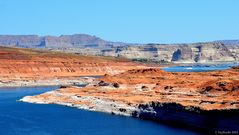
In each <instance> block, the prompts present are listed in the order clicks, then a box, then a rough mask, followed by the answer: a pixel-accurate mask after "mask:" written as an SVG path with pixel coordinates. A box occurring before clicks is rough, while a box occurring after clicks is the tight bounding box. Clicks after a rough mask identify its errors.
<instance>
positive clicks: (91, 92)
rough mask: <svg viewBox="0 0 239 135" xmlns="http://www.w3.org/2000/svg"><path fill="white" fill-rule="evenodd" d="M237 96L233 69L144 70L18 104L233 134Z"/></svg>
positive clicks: (237, 125)
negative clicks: (63, 107) (51, 105)
mask: <svg viewBox="0 0 239 135" xmlns="http://www.w3.org/2000/svg"><path fill="white" fill-rule="evenodd" d="M238 96H239V70H238V67H237V68H236V67H235V68H233V69H229V70H224V71H212V72H197V73H196V72H194V73H193V72H191V73H187V72H185V73H176V72H174V73H169V72H165V71H162V70H161V69H158V68H150V69H134V70H129V71H126V72H123V73H120V74H116V75H105V76H104V77H103V78H100V79H98V80H95V81H93V82H92V83H90V84H89V85H88V86H86V87H84V88H79V87H69V88H63V89H59V90H56V91H51V92H46V93H43V94H41V95H36V96H27V97H24V98H23V99H21V101H25V102H31V103H47V104H48V103H54V104H61V105H66V106H72V107H77V108H80V109H87V110H92V111H102V112H107V113H112V114H119V115H126V116H134V117H139V118H146V119H153V120H159V121H164V122H168V123H174V124H175V123H179V124H180V125H187V126H192V127H196V128H203V129H209V130H213V131H215V130H223V131H228V130H230V131H232V130H234V131H237V130H238V129H239V117H238V114H239V98H238Z"/></svg>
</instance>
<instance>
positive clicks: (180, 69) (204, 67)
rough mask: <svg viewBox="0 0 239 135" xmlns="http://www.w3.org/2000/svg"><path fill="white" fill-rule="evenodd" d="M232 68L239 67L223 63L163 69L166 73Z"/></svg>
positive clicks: (236, 64)
mask: <svg viewBox="0 0 239 135" xmlns="http://www.w3.org/2000/svg"><path fill="white" fill-rule="evenodd" d="M233 66H239V63H225V64H191V65H184V66H171V67H166V68H163V70H165V71H167V72H206V71H214V70H224V69H229V68H231V67H233Z"/></svg>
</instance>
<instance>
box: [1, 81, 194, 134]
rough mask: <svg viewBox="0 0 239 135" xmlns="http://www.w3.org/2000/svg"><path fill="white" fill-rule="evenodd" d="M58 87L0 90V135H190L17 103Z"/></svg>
mask: <svg viewBox="0 0 239 135" xmlns="http://www.w3.org/2000/svg"><path fill="white" fill-rule="evenodd" d="M57 88H58V87H56V86H55V87H53V86H51V87H26V88H0V134H2V135H128V134H133V135H158V134H181V135H194V134H197V132H195V131H191V130H186V129H180V128H175V127H171V126H168V125H164V124H161V123H156V122H152V121H146V120H140V119H136V118H131V117H124V116H116V115H110V114H105V113H100V112H91V111H85V110H80V109H76V108H71V107H65V106H60V105H53V104H51V105H41V104H31V103H24V102H18V101H17V100H19V99H20V98H22V97H24V96H26V95H36V94H40V93H43V92H46V91H50V90H54V89H57Z"/></svg>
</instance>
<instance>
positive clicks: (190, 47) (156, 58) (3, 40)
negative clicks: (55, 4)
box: [0, 34, 239, 63]
mask: <svg viewBox="0 0 239 135" xmlns="http://www.w3.org/2000/svg"><path fill="white" fill-rule="evenodd" d="M0 44H1V45H3V46H17V47H26V48H45V49H49V50H55V51H63V52H68V53H76V54H81V55H99V56H113V57H124V58H128V59H132V60H136V61H153V62H160V63H165V62H173V63H214V62H235V61H238V60H239V44H238V41H237V40H225V41H215V42H208V43H193V44H146V45H138V44H126V43H119V42H110V41H105V40H103V39H101V38H98V37H95V36H90V35H86V34H75V35H61V36H59V37H56V36H42V37H41V36H37V35H2V36H0Z"/></svg>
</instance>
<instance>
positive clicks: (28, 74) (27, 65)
mask: <svg viewBox="0 0 239 135" xmlns="http://www.w3.org/2000/svg"><path fill="white" fill-rule="evenodd" d="M142 67H144V66H139V65H137V64H135V63H132V62H129V61H127V60H123V59H121V60H116V59H114V58H110V57H89V56H88V57H87V56H79V55H72V54H64V53H59V52H48V51H47V52H46V51H39V50H38V51H37V50H29V49H19V48H5V47H0V79H1V80H9V79H10V80H11V79H13V80H21V79H30V80H32V79H44V78H54V77H74V76H96V75H104V74H116V73H120V72H123V71H126V70H129V69H133V68H142Z"/></svg>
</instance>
